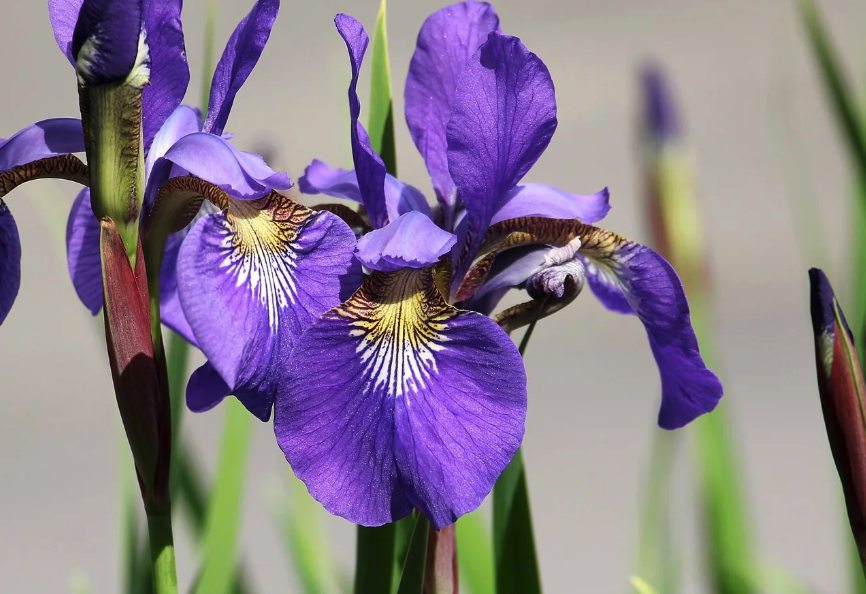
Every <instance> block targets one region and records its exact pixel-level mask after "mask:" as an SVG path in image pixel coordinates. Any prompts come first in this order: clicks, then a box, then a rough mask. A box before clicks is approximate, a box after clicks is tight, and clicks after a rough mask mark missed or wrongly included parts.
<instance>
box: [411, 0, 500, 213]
mask: <svg viewBox="0 0 866 594" xmlns="http://www.w3.org/2000/svg"><path fill="white" fill-rule="evenodd" d="M498 30H499V16H498V15H497V14H496V11H495V10H494V9H493V7H492V6H490V5H489V4H487V3H486V2H460V3H458V4H453V5H451V6H448V7H446V8H443V9H441V10H439V11H437V12H434V13H433V14H431V15H430V16H429V17H427V19H426V20H425V21H424V24H423V25H422V26H421V31H420V32H419V33H418V42H417V45H416V48H415V53H414V54H413V55H412V61H411V62H410V63H409V74H408V76H407V77H406V90H405V93H404V95H403V98H404V101H405V104H406V123H407V124H408V126H409V132H411V134H412V140H413V141H414V142H415V146H416V147H418V152H420V153H421V156H422V157H424V162H425V163H426V164H427V171H428V172H429V173H430V180H431V181H432V182H433V188H434V189H435V190H436V196H437V198H438V199H439V201H440V202H441V203H442V204H443V205H444V206H445V208H446V210H448V211H453V210H454V207H455V205H456V204H455V203H456V199H457V193H456V190H455V188H454V182H453V181H452V180H451V174H450V173H449V172H448V154H447V149H448V141H447V139H446V134H445V131H446V128H447V126H448V120H449V119H450V118H451V104H452V102H453V100H454V91H455V89H456V88H457V79H458V78H459V77H460V74H461V73H462V72H463V69H464V68H465V67H466V64H467V63H468V61H469V59H470V57H471V56H472V55H473V54H474V53H475V52H476V51H477V50H478V48H479V47H481V44H482V43H484V42H485V41H486V40H487V34H488V33H490V32H491V31H498Z"/></svg>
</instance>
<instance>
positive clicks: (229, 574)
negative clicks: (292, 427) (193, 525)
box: [195, 398, 253, 594]
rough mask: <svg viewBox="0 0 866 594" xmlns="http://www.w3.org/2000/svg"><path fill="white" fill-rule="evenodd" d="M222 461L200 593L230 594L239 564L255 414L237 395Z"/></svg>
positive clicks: (228, 409)
mask: <svg viewBox="0 0 866 594" xmlns="http://www.w3.org/2000/svg"><path fill="white" fill-rule="evenodd" d="M222 407H223V408H224V409H225V422H224V423H225V424H224V427H223V435H222V443H221V445H220V455H219V463H218V466H217V472H216V477H215V478H214V483H213V490H212V494H211V497H210V501H209V504H208V508H207V523H206V527H205V531H204V539H203V541H202V552H203V560H202V569H201V575H200V579H199V581H198V585H197V587H196V590H195V591H196V593H197V594H229V592H231V589H232V584H233V583H234V580H233V579H232V578H233V576H234V574H235V568H236V567H237V565H238V560H237V544H238V535H239V533H240V525H241V512H242V503H243V486H244V476H245V474H246V462H247V453H248V451H249V445H250V434H251V432H252V424H253V420H252V419H253V417H252V416H251V415H250V414H249V413H248V412H247V411H246V409H244V407H243V405H242V404H240V402H238V401H237V400H235V399H234V398H229V399H227V400H226V401H225V402H224V403H223V404H222Z"/></svg>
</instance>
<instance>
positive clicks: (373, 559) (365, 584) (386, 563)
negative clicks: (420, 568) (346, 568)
mask: <svg viewBox="0 0 866 594" xmlns="http://www.w3.org/2000/svg"><path fill="white" fill-rule="evenodd" d="M395 537H396V528H395V526H394V524H393V523H392V524H385V525H384V526H377V527H375V528H368V527H367V526H358V541H357V542H358V544H357V549H356V551H355V590H354V592H355V594H383V593H385V592H390V591H391V577H392V575H391V572H392V566H393V563H394V540H395Z"/></svg>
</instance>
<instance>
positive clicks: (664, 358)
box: [581, 229, 722, 429]
mask: <svg viewBox="0 0 866 594" xmlns="http://www.w3.org/2000/svg"><path fill="white" fill-rule="evenodd" d="M595 233H596V234H598V241H595V239H596V238H592V237H589V238H584V245H592V246H593V247H591V248H581V254H582V255H583V256H584V258H585V259H586V261H587V262H589V263H590V264H592V265H595V266H596V268H598V269H600V270H603V271H604V275H603V276H604V277H605V278H608V279H610V280H611V283H612V284H611V285H608V286H607V287H608V289H609V290H613V288H614V286H615V287H616V288H618V289H619V291H620V293H621V295H622V297H623V298H624V299H625V300H626V301H627V302H628V303H629V305H630V306H631V307H632V309H633V310H634V311H635V313H636V314H637V316H638V317H639V318H640V320H641V322H643V324H644V328H646V331H647V335H648V336H649V342H650V347H651V348H652V351H653V355H654V356H655V360H656V364H657V365H658V368H659V373H660V375H661V382H662V404H661V409H660V410H659V417H658V423H659V426H660V427H662V428H663V429H676V428H678V427H682V426H683V425H686V424H687V423H689V422H691V421H692V420H694V419H695V418H696V417H698V416H700V415H702V414H704V413H707V412H710V411H711V410H713V409H714V408H715V407H716V404H717V403H718V401H719V399H720V398H721V397H722V384H721V382H719V380H718V378H717V377H716V375H715V374H714V373H713V372H712V371H710V370H709V369H707V367H706V365H705V364H704V361H703V359H702V358H701V354H700V350H699V348H698V340H697V337H696V336H695V332H694V330H693V329H692V324H691V319H690V316H689V304H688V300H687V299H686V294H685V291H684V290H683V285H682V283H681V282H680V279H679V277H678V276H677V273H676V271H674V269H673V267H672V266H671V265H670V264H668V262H667V261H666V260H665V259H664V258H662V257H661V256H660V255H658V254H657V253H655V252H654V251H652V250H651V249H649V248H647V247H644V246H642V245H640V244H637V243H633V242H631V241H628V240H626V239H624V238H621V237H618V236H614V237H613V241H606V239H607V238H606V237H604V234H608V235H613V234H611V233H610V232H609V231H604V230H600V229H599V230H596V231H595ZM587 268H589V266H587Z"/></svg>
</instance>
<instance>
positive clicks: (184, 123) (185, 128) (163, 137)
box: [144, 105, 201, 189]
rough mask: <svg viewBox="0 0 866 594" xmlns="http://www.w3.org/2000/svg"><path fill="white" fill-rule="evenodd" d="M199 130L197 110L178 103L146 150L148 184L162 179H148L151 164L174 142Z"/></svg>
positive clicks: (151, 169)
mask: <svg viewBox="0 0 866 594" xmlns="http://www.w3.org/2000/svg"><path fill="white" fill-rule="evenodd" d="M196 132H201V117H200V116H199V114H198V112H197V110H195V109H193V108H192V107H189V106H187V105H178V106H177V108H176V109H175V110H174V111H173V112H171V115H170V116H168V118H167V119H166V120H165V122H164V123H163V124H162V127H161V128H160V129H159V132H157V133H156V135H155V136H154V137H153V142H151V144H150V149H149V150H148V151H147V158H146V159H145V162H144V170H145V179H146V180H147V183H148V184H149V185H154V186H155V189H158V187H156V186H160V185H162V183H163V182H165V180H164V179H160V180H153V181H151V179H150V174H151V172H152V171H153V166H154V164H155V163H156V161H157V160H159V159H161V158H162V157H164V156H165V153H166V152H168V149H170V148H171V147H172V146H173V145H174V143H176V142H177V141H178V140H180V139H181V138H183V137H184V136H187V135H189V134H195V133H196Z"/></svg>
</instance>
